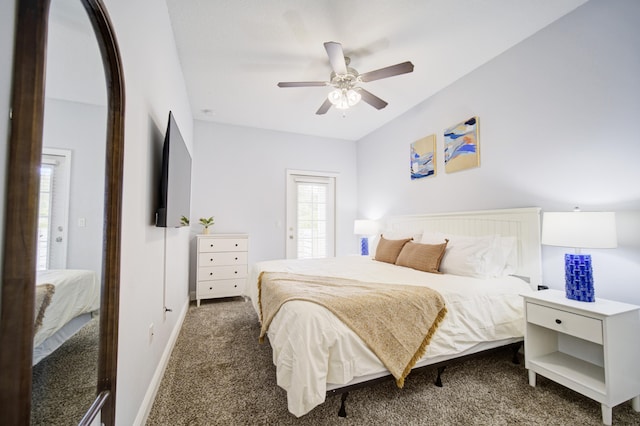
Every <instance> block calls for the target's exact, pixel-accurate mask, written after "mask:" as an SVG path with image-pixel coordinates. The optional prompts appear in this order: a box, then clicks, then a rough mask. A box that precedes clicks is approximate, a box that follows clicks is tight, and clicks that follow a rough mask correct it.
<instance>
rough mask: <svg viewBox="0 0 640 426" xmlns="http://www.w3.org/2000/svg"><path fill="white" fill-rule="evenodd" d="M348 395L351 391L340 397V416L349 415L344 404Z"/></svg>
mask: <svg viewBox="0 0 640 426" xmlns="http://www.w3.org/2000/svg"><path fill="white" fill-rule="evenodd" d="M347 396H349V392H343V393H342V396H341V397H340V411H338V417H347V410H346V408H345V406H344V403H345V401H346V400H347Z"/></svg>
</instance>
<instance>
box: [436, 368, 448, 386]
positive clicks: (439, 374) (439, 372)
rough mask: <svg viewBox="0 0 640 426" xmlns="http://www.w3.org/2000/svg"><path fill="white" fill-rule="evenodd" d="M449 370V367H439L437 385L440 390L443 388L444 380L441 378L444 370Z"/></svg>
mask: <svg viewBox="0 0 640 426" xmlns="http://www.w3.org/2000/svg"><path fill="white" fill-rule="evenodd" d="M445 368H447V366H444V367H438V377H436V382H435V385H436V386H437V387H439V388H441V387H442V379H441V378H440V376H441V375H442V373H443V372H444V369H445Z"/></svg>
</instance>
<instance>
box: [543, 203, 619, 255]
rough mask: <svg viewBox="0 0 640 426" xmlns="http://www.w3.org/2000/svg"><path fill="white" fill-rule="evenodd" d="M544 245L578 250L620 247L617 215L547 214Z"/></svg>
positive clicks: (586, 213)
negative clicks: (617, 232)
mask: <svg viewBox="0 0 640 426" xmlns="http://www.w3.org/2000/svg"><path fill="white" fill-rule="evenodd" d="M542 244H544V245H548V246H560V247H575V248H615V247H617V246H618V238H617V234H616V218H615V213H613V212H557V213H552V212H550V213H546V212H545V213H544V215H543V221H542Z"/></svg>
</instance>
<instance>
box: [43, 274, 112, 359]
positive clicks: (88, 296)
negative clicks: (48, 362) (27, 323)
mask: <svg viewBox="0 0 640 426" xmlns="http://www.w3.org/2000/svg"><path fill="white" fill-rule="evenodd" d="M40 284H53V285H54V286H55V291H54V293H53V297H52V298H51V303H49V306H48V307H47V309H46V310H45V314H44V319H43V321H42V326H41V327H40V328H39V329H38V332H37V333H36V335H35V336H34V338H33V346H34V347H38V346H39V345H40V344H42V342H44V341H45V340H46V339H47V338H48V337H50V336H52V335H53V334H55V333H56V332H57V331H58V330H60V329H61V328H62V327H63V326H64V325H65V324H66V323H67V322H69V321H70V320H71V319H73V318H75V317H77V316H78V315H80V314H83V313H87V312H93V311H95V310H97V309H98V308H100V285H99V283H98V279H97V277H96V274H95V273H94V272H93V271H85V270H76V269H59V270H47V271H38V273H37V278H36V285H40Z"/></svg>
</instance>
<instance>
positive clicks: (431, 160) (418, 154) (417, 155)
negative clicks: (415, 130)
mask: <svg viewBox="0 0 640 426" xmlns="http://www.w3.org/2000/svg"><path fill="white" fill-rule="evenodd" d="M435 174H436V135H430V136H427V137H424V138H422V139H419V140H417V141H415V142H413V143H412V144H411V179H420V178H424V177H428V176H435Z"/></svg>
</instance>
